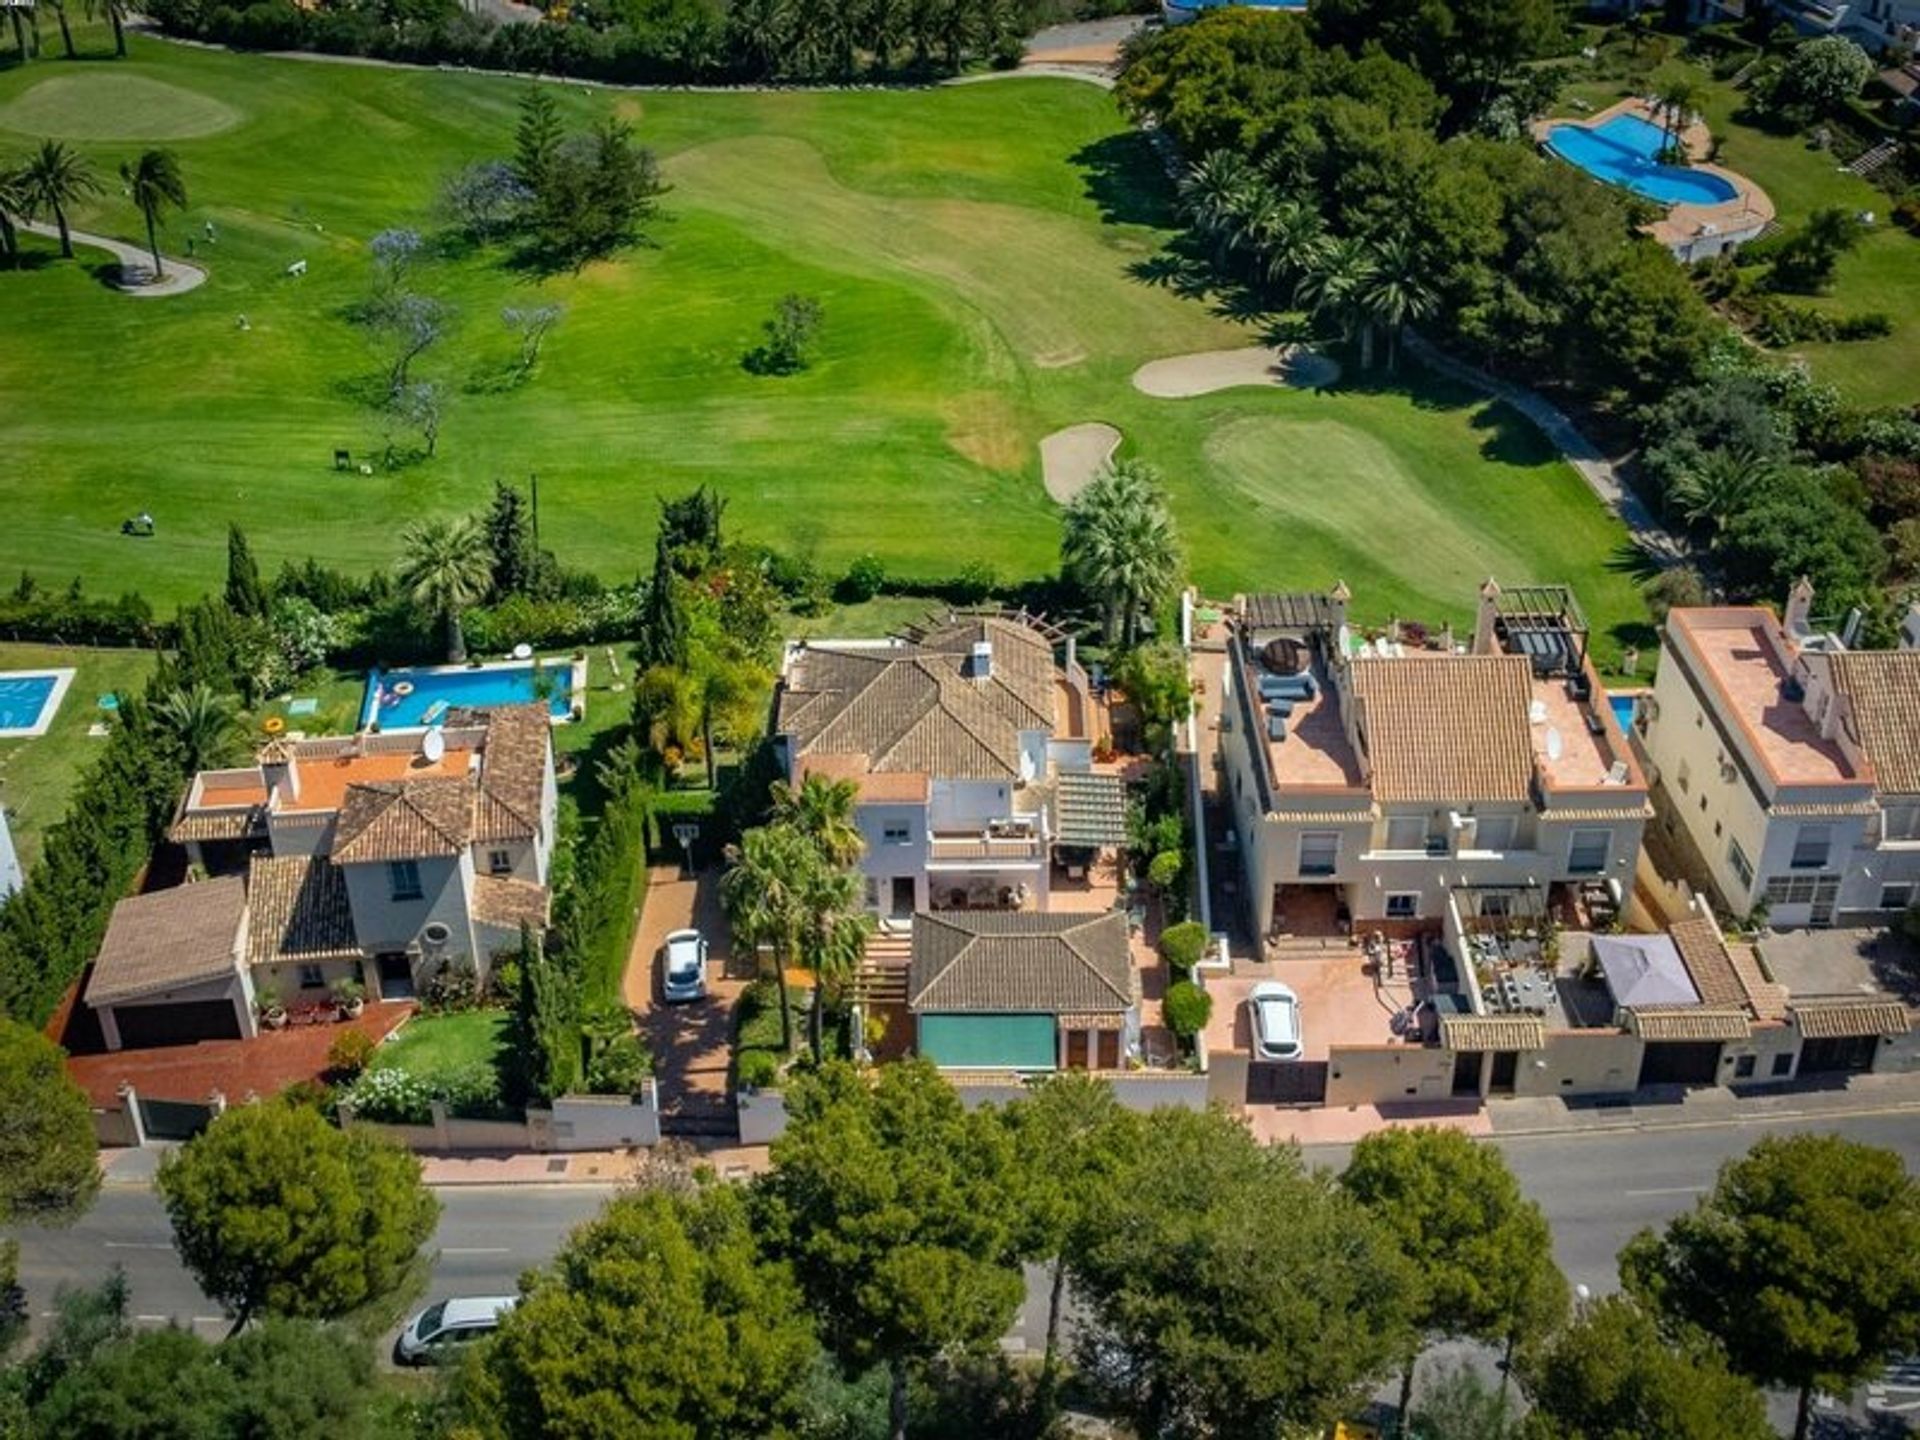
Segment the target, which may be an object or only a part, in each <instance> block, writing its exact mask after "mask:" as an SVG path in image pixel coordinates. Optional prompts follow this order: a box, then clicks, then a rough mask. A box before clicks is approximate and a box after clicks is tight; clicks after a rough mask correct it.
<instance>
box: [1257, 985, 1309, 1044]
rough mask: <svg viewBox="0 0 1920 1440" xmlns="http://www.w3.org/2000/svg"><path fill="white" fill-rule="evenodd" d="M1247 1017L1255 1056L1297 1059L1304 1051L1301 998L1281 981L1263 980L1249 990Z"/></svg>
mask: <svg viewBox="0 0 1920 1440" xmlns="http://www.w3.org/2000/svg"><path fill="white" fill-rule="evenodd" d="M1247 1018H1248V1020H1249V1022H1250V1024H1249V1028H1250V1029H1251V1030H1252V1031H1253V1057H1254V1059H1256V1060H1298V1059H1299V1058H1300V1057H1301V1055H1303V1054H1304V1053H1305V1042H1304V1041H1303V1039H1302V1038H1301V1034H1300V997H1299V996H1298V995H1296V994H1294V993H1293V991H1292V990H1290V989H1289V988H1288V987H1287V986H1285V985H1282V984H1281V983H1280V982H1279V981H1278V980H1262V981H1261V982H1260V983H1259V984H1258V985H1256V986H1254V987H1253V989H1251V990H1250V991H1248V992H1247Z"/></svg>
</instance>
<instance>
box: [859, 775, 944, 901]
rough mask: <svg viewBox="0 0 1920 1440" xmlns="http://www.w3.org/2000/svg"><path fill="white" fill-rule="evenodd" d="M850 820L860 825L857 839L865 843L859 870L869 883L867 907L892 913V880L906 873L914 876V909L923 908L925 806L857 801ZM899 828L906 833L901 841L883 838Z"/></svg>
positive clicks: (925, 835)
mask: <svg viewBox="0 0 1920 1440" xmlns="http://www.w3.org/2000/svg"><path fill="white" fill-rule="evenodd" d="M853 823H854V824H855V825H856V826H858V827H859V830H860V838H861V839H862V840H864V841H866V846H867V848H866V853H865V854H863V855H862V856H861V857H860V873H861V874H862V875H864V876H866V877H867V879H868V881H869V882H871V883H870V888H869V908H870V909H872V910H873V911H874V912H875V913H876V914H880V915H888V914H891V913H892V910H893V881H894V879H895V877H897V876H902V875H907V876H911V877H913V905H914V908H915V909H916V910H924V909H925V908H926V907H927V851H928V844H927V833H928V813H927V807H926V806H925V805H914V804H910V803H893V804H878V803H865V804H860V805H856V806H855V807H854V811H853ZM901 828H904V829H905V830H906V832H907V840H906V842H905V843H904V844H902V843H900V842H899V841H889V840H888V839H887V838H886V837H887V831H888V830H889V829H901Z"/></svg>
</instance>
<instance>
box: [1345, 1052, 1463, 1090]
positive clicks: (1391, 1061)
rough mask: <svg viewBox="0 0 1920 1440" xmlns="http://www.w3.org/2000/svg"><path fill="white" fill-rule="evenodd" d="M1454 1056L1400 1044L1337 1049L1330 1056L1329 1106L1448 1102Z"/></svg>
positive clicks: (1448, 1053)
mask: <svg viewBox="0 0 1920 1440" xmlns="http://www.w3.org/2000/svg"><path fill="white" fill-rule="evenodd" d="M1452 1093H1453V1052H1452V1051H1451V1050H1437V1049H1433V1048H1430V1047H1417V1048H1416V1047H1414V1046H1411V1045H1397V1046H1392V1047H1386V1046H1372V1045H1351V1046H1339V1045H1336V1046H1333V1047H1331V1048H1330V1049H1329V1051H1328V1052H1327V1098H1326V1103H1327V1104H1328V1105H1391V1104H1396V1103H1397V1104H1406V1103H1410V1102H1413V1101H1433V1100H1446V1099H1450V1098H1451V1097H1452Z"/></svg>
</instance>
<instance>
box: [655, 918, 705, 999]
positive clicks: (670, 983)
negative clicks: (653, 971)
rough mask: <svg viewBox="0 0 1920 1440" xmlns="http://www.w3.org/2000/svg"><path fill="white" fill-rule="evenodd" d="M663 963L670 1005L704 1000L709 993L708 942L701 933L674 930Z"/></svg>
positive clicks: (662, 984)
mask: <svg viewBox="0 0 1920 1440" xmlns="http://www.w3.org/2000/svg"><path fill="white" fill-rule="evenodd" d="M663 957H664V958H663V959H662V961H661V981H660V984H661V989H662V990H663V991H664V992H665V993H666V997H667V1001H668V1003H669V1004H671V1003H673V1002H675V1001H679V1000H704V999H705V998H706V994H707V942H706V937H704V936H703V935H701V933H700V932H699V931H698V930H675V931H674V932H673V933H672V934H671V935H669V936H667V944H666V949H665V950H664V952H663Z"/></svg>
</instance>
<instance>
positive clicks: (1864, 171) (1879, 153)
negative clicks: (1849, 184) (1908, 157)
mask: <svg viewBox="0 0 1920 1440" xmlns="http://www.w3.org/2000/svg"><path fill="white" fill-rule="evenodd" d="M1899 153H1900V142H1899V141H1898V140H1882V141H1881V142H1880V143H1879V144H1878V145H1876V146H1874V147H1873V148H1872V149H1871V150H1869V151H1867V153H1866V154H1864V155H1862V156H1861V157H1860V158H1859V159H1857V160H1855V161H1854V162H1853V163H1852V164H1851V165H1849V166H1847V167H1846V168H1847V170H1848V171H1849V172H1851V173H1852V174H1855V175H1859V176H1863V177H1864V176H1867V175H1871V174H1873V173H1874V172H1875V171H1877V170H1879V169H1881V168H1882V167H1884V166H1885V165H1887V164H1888V163H1889V162H1890V161H1891V160H1892V159H1893V157H1894V156H1896V155H1898V154H1899Z"/></svg>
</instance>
